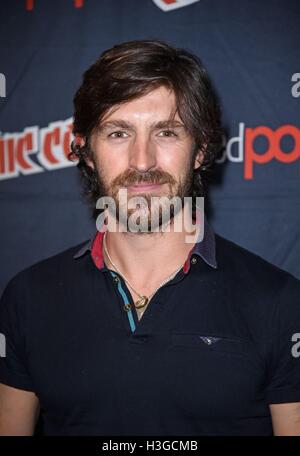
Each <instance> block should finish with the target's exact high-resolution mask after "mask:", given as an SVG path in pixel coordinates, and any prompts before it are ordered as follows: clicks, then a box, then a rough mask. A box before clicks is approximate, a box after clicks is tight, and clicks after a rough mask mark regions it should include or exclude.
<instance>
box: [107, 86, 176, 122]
mask: <svg viewBox="0 0 300 456" xmlns="http://www.w3.org/2000/svg"><path fill="white" fill-rule="evenodd" d="M176 104H177V103H176V96H175V93H174V91H173V90H172V89H169V88H166V87H164V86H160V87H158V88H156V89H153V90H151V91H150V92H149V93H147V94H146V95H142V96H141V97H138V98H136V99H134V100H130V101H128V102H125V103H122V104H121V105H120V106H115V107H112V108H111V109H110V110H109V111H108V112H107V113H106V115H105V116H104V118H103V119H102V121H101V123H103V122H105V121H107V120H113V119H116V118H118V119H119V118H120V117H122V116H124V117H126V118H127V119H129V118H130V119H131V120H132V121H134V120H136V121H139V120H140V121H142V120H143V121H147V120H149V121H150V120H151V121H153V119H156V120H162V119H164V120H166V119H169V118H173V116H174V120H178V121H180V120H181V119H180V117H179V114H178V112H177V110H176ZM157 116H159V119H158V118H157Z"/></svg>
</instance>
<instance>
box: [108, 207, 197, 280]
mask: <svg viewBox="0 0 300 456" xmlns="http://www.w3.org/2000/svg"><path fill="white" fill-rule="evenodd" d="M181 215H182V213H178V214H177V215H176V216H175V217H174V221H173V222H175V221H176V219H178V218H179V217H181ZM190 222H191V221H187V223H184V224H183V225H184V226H183V229H182V230H181V231H180V232H176V231H175V230H174V223H172V224H171V226H170V227H169V231H167V232H162V231H160V232H153V233H131V232H129V231H128V232H122V231H120V230H119V226H118V224H117V230H116V231H115V232H111V231H107V233H106V245H107V250H108V253H109V256H110V257H111V259H112V261H113V262H114V264H115V265H116V267H117V268H118V270H119V272H120V274H123V275H124V276H126V278H127V279H128V280H129V281H131V282H132V283H133V284H136V285H138V286H139V287H144V286H149V282H151V283H153V284H155V283H157V282H158V281H159V280H161V279H162V278H164V277H166V276H168V275H170V274H172V272H174V271H175V270H176V269H177V268H179V267H180V266H183V264H184V262H185V261H186V259H187V256H188V253H189V251H190V250H191V249H192V248H193V246H194V244H195V242H196V235H195V234H196V231H195V225H193V224H191V223H190ZM175 226H176V225H175ZM188 236H189V242H187V239H188V238H187V237H188ZM191 240H194V241H193V242H191ZM103 255H104V261H105V263H106V264H107V265H108V267H109V268H113V267H112V265H111V263H110V262H109V259H108V258H107V256H106V254H105V252H103Z"/></svg>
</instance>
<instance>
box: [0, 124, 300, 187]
mask: <svg viewBox="0 0 300 456" xmlns="http://www.w3.org/2000/svg"><path fill="white" fill-rule="evenodd" d="M285 137H289V138H290V139H292V142H293V146H292V148H291V149H290V150H289V152H285V151H283V150H282V140H283V139H284V138H285ZM258 138H263V139H264V140H265V141H266V144H267V147H266V150H265V151H264V152H258V151H257V150H256V147H255V142H256V140H257V139H258ZM73 139H74V137H73V135H72V117H70V118H68V119H66V120H60V121H57V122H51V123H50V124H49V125H48V126H47V127H43V128H40V127H38V126H33V127H27V128H24V130H23V131H21V132H17V133H4V134H3V135H0V180H4V179H9V178H11V177H18V176H20V175H31V174H36V173H41V172H44V171H46V170H47V171H55V170H56V169H61V168H67V167H70V166H75V165H76V163H77V161H75V162H71V161H69V160H68V158H67V156H68V153H69V152H70V144H71V141H72V140H73ZM33 158H34V160H33ZM299 158H300V129H299V128H298V127H296V126H294V125H282V126H280V127H279V128H277V129H272V128H270V127H267V126H264V125H260V126H256V127H254V128H250V127H246V125H245V123H243V122H240V123H239V126H238V134H237V135H236V136H233V137H231V138H229V139H228V141H227V142H225V140H224V147H223V151H222V154H221V156H220V158H219V159H218V160H217V163H219V164H221V163H223V162H224V161H225V160H228V161H230V162H232V163H243V164H244V167H243V177H244V179H245V180H253V179H254V178H255V170H256V169H257V168H256V167H257V166H262V165H266V164H267V163H269V162H271V161H274V160H275V161H278V162H281V163H283V164H289V163H293V162H296V161H299Z"/></svg>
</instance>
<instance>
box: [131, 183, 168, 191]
mask: <svg viewBox="0 0 300 456" xmlns="http://www.w3.org/2000/svg"><path fill="white" fill-rule="evenodd" d="M162 185H163V184H139V185H130V186H129V187H127V188H128V190H133V191H138V190H154V189H157V188H159V187H161V186H162Z"/></svg>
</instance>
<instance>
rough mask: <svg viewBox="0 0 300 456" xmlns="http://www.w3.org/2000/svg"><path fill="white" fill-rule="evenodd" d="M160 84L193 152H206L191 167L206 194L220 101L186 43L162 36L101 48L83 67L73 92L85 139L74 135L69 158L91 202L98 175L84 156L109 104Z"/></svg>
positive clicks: (77, 131) (217, 144)
mask: <svg viewBox="0 0 300 456" xmlns="http://www.w3.org/2000/svg"><path fill="white" fill-rule="evenodd" d="M162 85H163V86H165V87H167V88H169V89H172V90H173V91H174V93H175V97H176V109H177V111H178V114H179V116H180V118H181V119H182V121H183V123H184V125H185V127H186V129H187V130H188V132H189V133H190V134H191V136H192V137H193V139H194V144H195V151H194V153H195V154H196V152H197V151H198V149H201V150H202V151H203V152H204V160H203V162H202V164H201V166H200V168H197V169H196V170H194V176H193V196H204V195H205V193H206V186H205V181H206V177H207V171H208V169H209V168H210V167H211V166H212V164H213V163H214V162H215V159H216V156H217V154H218V152H219V150H220V148H221V143H222V130H221V127H220V110H219V105H218V101H217V97H216V95H215V92H214V90H213V87H212V84H211V82H210V80H209V77H208V75H207V72H206V70H205V68H204V66H203V64H202V62H201V60H200V59H199V58H198V57H197V56H195V55H194V54H192V53H191V52H189V51H187V50H185V49H181V48H175V47H173V46H171V45H170V44H168V43H167V42H165V41H161V40H136V41H128V42H125V43H122V44H119V45H116V46H114V47H112V48H111V49H108V50H106V51H104V52H103V53H102V54H101V55H100V57H99V58H98V60H97V61H96V62H95V63H94V64H93V65H92V66H91V67H90V68H88V70H87V71H85V73H84V75H83V82H82V84H81V86H80V87H79V89H78V90H77V92H76V94H75V97H74V107H75V111H74V122H73V134H74V135H75V137H76V135H78V136H80V137H83V138H84V140H85V145H84V146H80V144H79V143H78V142H77V141H76V138H75V140H74V141H73V142H72V144H71V151H72V152H71V153H70V154H69V159H70V160H74V159H75V160H76V159H79V162H78V164H77V168H78V169H79V171H80V177H81V181H82V184H83V196H84V197H86V199H87V200H88V202H89V203H90V204H91V205H92V206H93V207H94V205H95V203H96V200H97V198H99V188H98V178H97V175H96V170H95V171H94V170H93V169H92V168H91V167H90V166H88V165H87V163H86V162H85V158H86V157H89V158H91V157H92V151H91V150H90V147H89V142H90V136H91V134H92V132H93V130H94V129H95V128H96V127H97V126H98V125H99V122H101V120H102V118H103V117H104V115H105V114H106V113H107V112H108V111H109V110H110V109H114V108H117V107H118V106H120V104H121V103H124V102H128V101H130V100H133V99H135V98H138V97H140V96H143V95H146V94H147V93H149V92H150V91H151V90H153V89H155V88H157V87H159V86H162ZM93 215H94V217H95V216H96V211H95V210H94V214H93Z"/></svg>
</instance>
